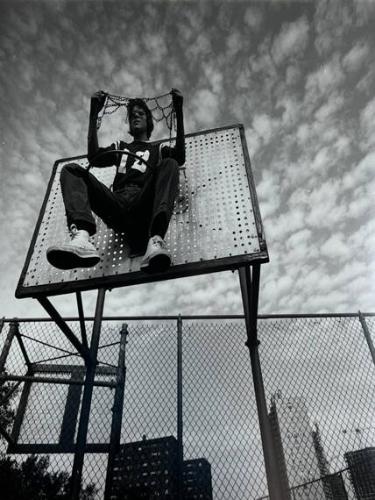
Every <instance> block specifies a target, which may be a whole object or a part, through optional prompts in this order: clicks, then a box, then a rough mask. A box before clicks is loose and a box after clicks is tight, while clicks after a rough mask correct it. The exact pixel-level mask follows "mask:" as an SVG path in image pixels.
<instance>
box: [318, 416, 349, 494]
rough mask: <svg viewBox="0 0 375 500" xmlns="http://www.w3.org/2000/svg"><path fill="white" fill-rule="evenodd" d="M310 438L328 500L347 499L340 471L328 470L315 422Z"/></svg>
mask: <svg viewBox="0 0 375 500" xmlns="http://www.w3.org/2000/svg"><path fill="white" fill-rule="evenodd" d="M312 438H313V442H314V447H315V453H316V458H317V459H318V466H319V470H320V475H321V477H322V484H323V488H324V492H325V495H326V498H327V499H329V500H345V499H347V498H348V495H347V492H346V489H345V484H344V480H343V478H342V475H341V473H337V474H331V472H330V470H329V464H328V460H327V457H326V454H325V452H324V448H323V445H322V440H321V435H320V430H319V426H318V424H315V430H314V431H312Z"/></svg>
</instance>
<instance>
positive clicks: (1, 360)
mask: <svg viewBox="0 0 375 500" xmlns="http://www.w3.org/2000/svg"><path fill="white" fill-rule="evenodd" d="M17 325H18V323H17V321H12V322H11V323H10V325H9V330H8V334H7V338H6V339H5V342H4V347H3V350H2V351H1V355H0V373H2V372H4V371H5V363H6V361H7V357H8V354H9V351H10V348H11V346H12V341H13V338H14V336H15V334H16V328H17Z"/></svg>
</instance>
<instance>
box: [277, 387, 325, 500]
mask: <svg viewBox="0 0 375 500" xmlns="http://www.w3.org/2000/svg"><path fill="white" fill-rule="evenodd" d="M269 417H270V423H271V429H272V433H273V436H274V442H275V448H276V450H275V452H276V456H277V457H278V461H279V466H280V469H281V471H282V472H283V477H282V481H283V488H287V487H288V486H289V488H290V489H293V495H294V498H295V499H296V500H297V499H298V500H310V499H311V498H322V499H324V498H326V496H325V493H324V488H323V484H322V482H321V481H319V478H320V477H321V471H320V468H319V462H318V457H317V454H316V449H315V445H314V440H313V434H312V429H311V426H310V421H309V415H308V411H307V407H306V404H305V402H304V400H303V399H302V398H297V397H294V398H287V399H286V398H283V397H282V396H281V395H280V394H279V395H277V396H276V397H274V398H273V400H272V403H271V410H270V414H269ZM297 486H300V487H298V488H296V487H297Z"/></svg>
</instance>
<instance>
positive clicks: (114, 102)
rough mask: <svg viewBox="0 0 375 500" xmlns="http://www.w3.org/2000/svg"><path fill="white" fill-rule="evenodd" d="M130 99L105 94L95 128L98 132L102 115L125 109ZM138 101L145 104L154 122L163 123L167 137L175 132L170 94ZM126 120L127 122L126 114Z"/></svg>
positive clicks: (143, 98) (173, 111) (174, 119)
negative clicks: (166, 130)
mask: <svg viewBox="0 0 375 500" xmlns="http://www.w3.org/2000/svg"><path fill="white" fill-rule="evenodd" d="M132 99H134V97H125V96H120V95H113V94H106V99H105V102H104V106H103V108H102V110H101V111H100V113H99V115H98V119H97V122H96V128H97V129H98V130H99V128H100V126H101V124H102V119H103V116H104V115H111V114H113V113H115V112H116V111H117V110H119V109H120V108H122V107H125V109H127V106H128V104H129V101H131V100H132ZM138 99H142V101H144V102H145V103H146V104H147V106H148V108H149V110H150V111H151V114H152V118H153V120H154V121H155V122H157V123H158V122H161V121H163V120H164V121H165V124H166V125H167V127H168V130H169V137H171V134H172V129H173V130H174V131H176V118H175V110H174V107H173V101H172V93H171V92H168V93H167V94H162V95H159V96H156V97H138ZM126 120H127V121H128V120H129V117H128V113H127V112H126Z"/></svg>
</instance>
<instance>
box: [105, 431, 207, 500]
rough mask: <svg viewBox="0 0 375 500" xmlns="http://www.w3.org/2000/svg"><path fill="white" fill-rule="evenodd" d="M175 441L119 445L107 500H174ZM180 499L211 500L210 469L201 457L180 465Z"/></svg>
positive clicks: (172, 439) (175, 493)
mask: <svg viewBox="0 0 375 500" xmlns="http://www.w3.org/2000/svg"><path fill="white" fill-rule="evenodd" d="M177 458H178V456H177V440H176V438H174V437H173V436H168V437H163V438H157V439H148V440H146V439H144V440H143V441H137V442H133V443H128V444H125V445H121V446H120V450H119V453H118V454H117V456H116V457H115V461H114V467H113V478H112V491H111V495H110V498H111V500H135V499H137V500H141V499H143V498H144V499H145V500H146V499H147V500H148V499H149V498H160V499H163V500H168V499H170V500H175V499H176V497H177V484H178V483H177V480H178V475H177V473H178V470H177V463H178V460H177ZM182 482H183V496H184V500H195V499H199V500H212V481H211V466H210V464H209V462H208V461H207V460H206V459H204V458H197V459H194V460H187V461H184V462H183V470H182Z"/></svg>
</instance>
